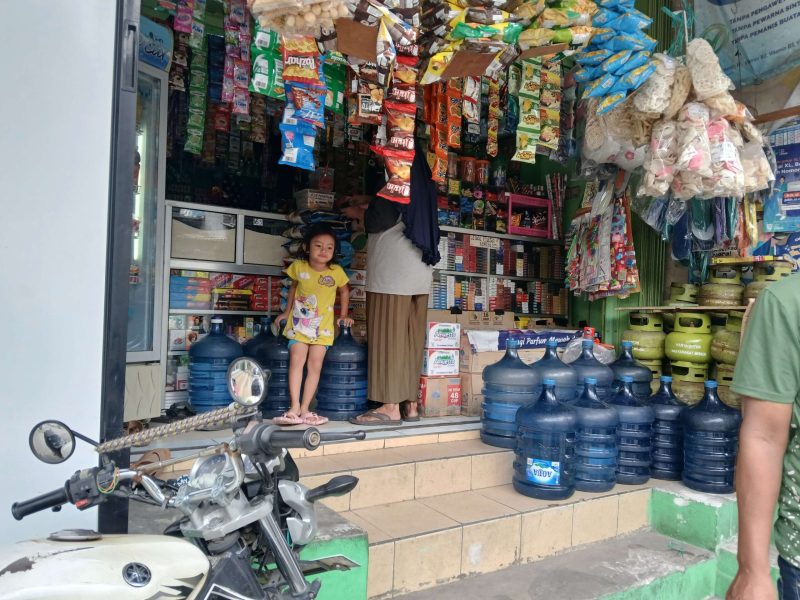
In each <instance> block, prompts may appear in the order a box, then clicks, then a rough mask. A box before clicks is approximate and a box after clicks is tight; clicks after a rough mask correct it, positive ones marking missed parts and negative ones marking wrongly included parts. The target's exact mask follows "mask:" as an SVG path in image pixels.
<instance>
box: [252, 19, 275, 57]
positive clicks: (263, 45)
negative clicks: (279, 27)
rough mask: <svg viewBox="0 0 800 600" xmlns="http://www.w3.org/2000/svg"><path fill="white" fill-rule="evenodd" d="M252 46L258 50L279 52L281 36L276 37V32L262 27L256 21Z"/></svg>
mask: <svg viewBox="0 0 800 600" xmlns="http://www.w3.org/2000/svg"><path fill="white" fill-rule="evenodd" d="M253 44H254V45H255V47H256V48H258V49H259V50H270V51H272V52H280V50H281V36H280V35H278V32H277V31H275V30H273V29H269V28H268V27H262V26H261V24H260V23H259V22H258V21H256V25H255V35H254V36H253Z"/></svg>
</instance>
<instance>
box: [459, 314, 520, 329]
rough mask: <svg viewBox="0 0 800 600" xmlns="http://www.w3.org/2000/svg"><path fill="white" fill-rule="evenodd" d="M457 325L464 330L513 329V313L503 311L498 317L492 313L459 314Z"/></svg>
mask: <svg viewBox="0 0 800 600" xmlns="http://www.w3.org/2000/svg"><path fill="white" fill-rule="evenodd" d="M459 323H460V324H461V326H462V327H463V328H464V329H495V330H502V329H514V313H513V312H511V311H505V312H503V313H502V314H499V315H498V314H496V313H494V312H488V311H484V312H481V311H477V310H470V311H467V312H464V313H461V318H460V319H459Z"/></svg>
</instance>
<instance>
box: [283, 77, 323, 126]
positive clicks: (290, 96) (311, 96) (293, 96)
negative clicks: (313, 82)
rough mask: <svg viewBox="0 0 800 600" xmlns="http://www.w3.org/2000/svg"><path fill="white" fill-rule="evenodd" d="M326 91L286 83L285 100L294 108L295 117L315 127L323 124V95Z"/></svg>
mask: <svg viewBox="0 0 800 600" xmlns="http://www.w3.org/2000/svg"><path fill="white" fill-rule="evenodd" d="M326 95H327V91H326V90H324V89H319V88H312V87H305V86H300V85H296V84H294V83H287V84H286V101H287V105H291V106H293V107H294V109H295V113H294V114H295V117H296V118H298V119H300V120H302V121H305V122H306V123H308V124H309V125H313V126H315V127H324V126H325V96H326Z"/></svg>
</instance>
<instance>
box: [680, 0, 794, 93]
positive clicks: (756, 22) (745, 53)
mask: <svg viewBox="0 0 800 600" xmlns="http://www.w3.org/2000/svg"><path fill="white" fill-rule="evenodd" d="M694 13H695V27H694V31H695V35H696V36H697V37H702V38H705V39H706V40H707V41H708V42H709V43H710V44H711V46H712V47H713V48H714V51H715V52H716V53H717V56H719V58H720V64H721V65H722V68H723V69H724V70H725V73H726V74H727V75H728V77H730V78H731V79H732V80H733V82H734V83H735V84H736V87H744V86H747V85H750V84H752V83H760V82H763V81H764V80H766V79H769V78H770V77H774V76H776V75H780V74H781V73H783V72H785V71H788V70H789V69H791V68H793V67H795V66H797V65H800V36H798V28H800V0H694Z"/></svg>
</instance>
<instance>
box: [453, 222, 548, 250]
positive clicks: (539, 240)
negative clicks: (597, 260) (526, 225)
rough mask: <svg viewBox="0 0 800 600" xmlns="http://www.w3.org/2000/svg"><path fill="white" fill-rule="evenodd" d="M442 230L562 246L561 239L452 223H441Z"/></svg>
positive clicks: (541, 244)
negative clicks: (454, 225) (485, 229)
mask: <svg viewBox="0 0 800 600" xmlns="http://www.w3.org/2000/svg"><path fill="white" fill-rule="evenodd" d="M439 230H440V231H446V232H448V233H464V234H467V235H477V236H482V237H495V238H500V239H503V240H515V241H518V242H530V243H532V244H538V245H540V246H560V245H561V244H562V242H561V240H550V239H547V238H538V237H530V236H527V235H514V234H511V233H497V232H494V231H481V230H479V229H466V228H465V227H452V226H450V225H439Z"/></svg>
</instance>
